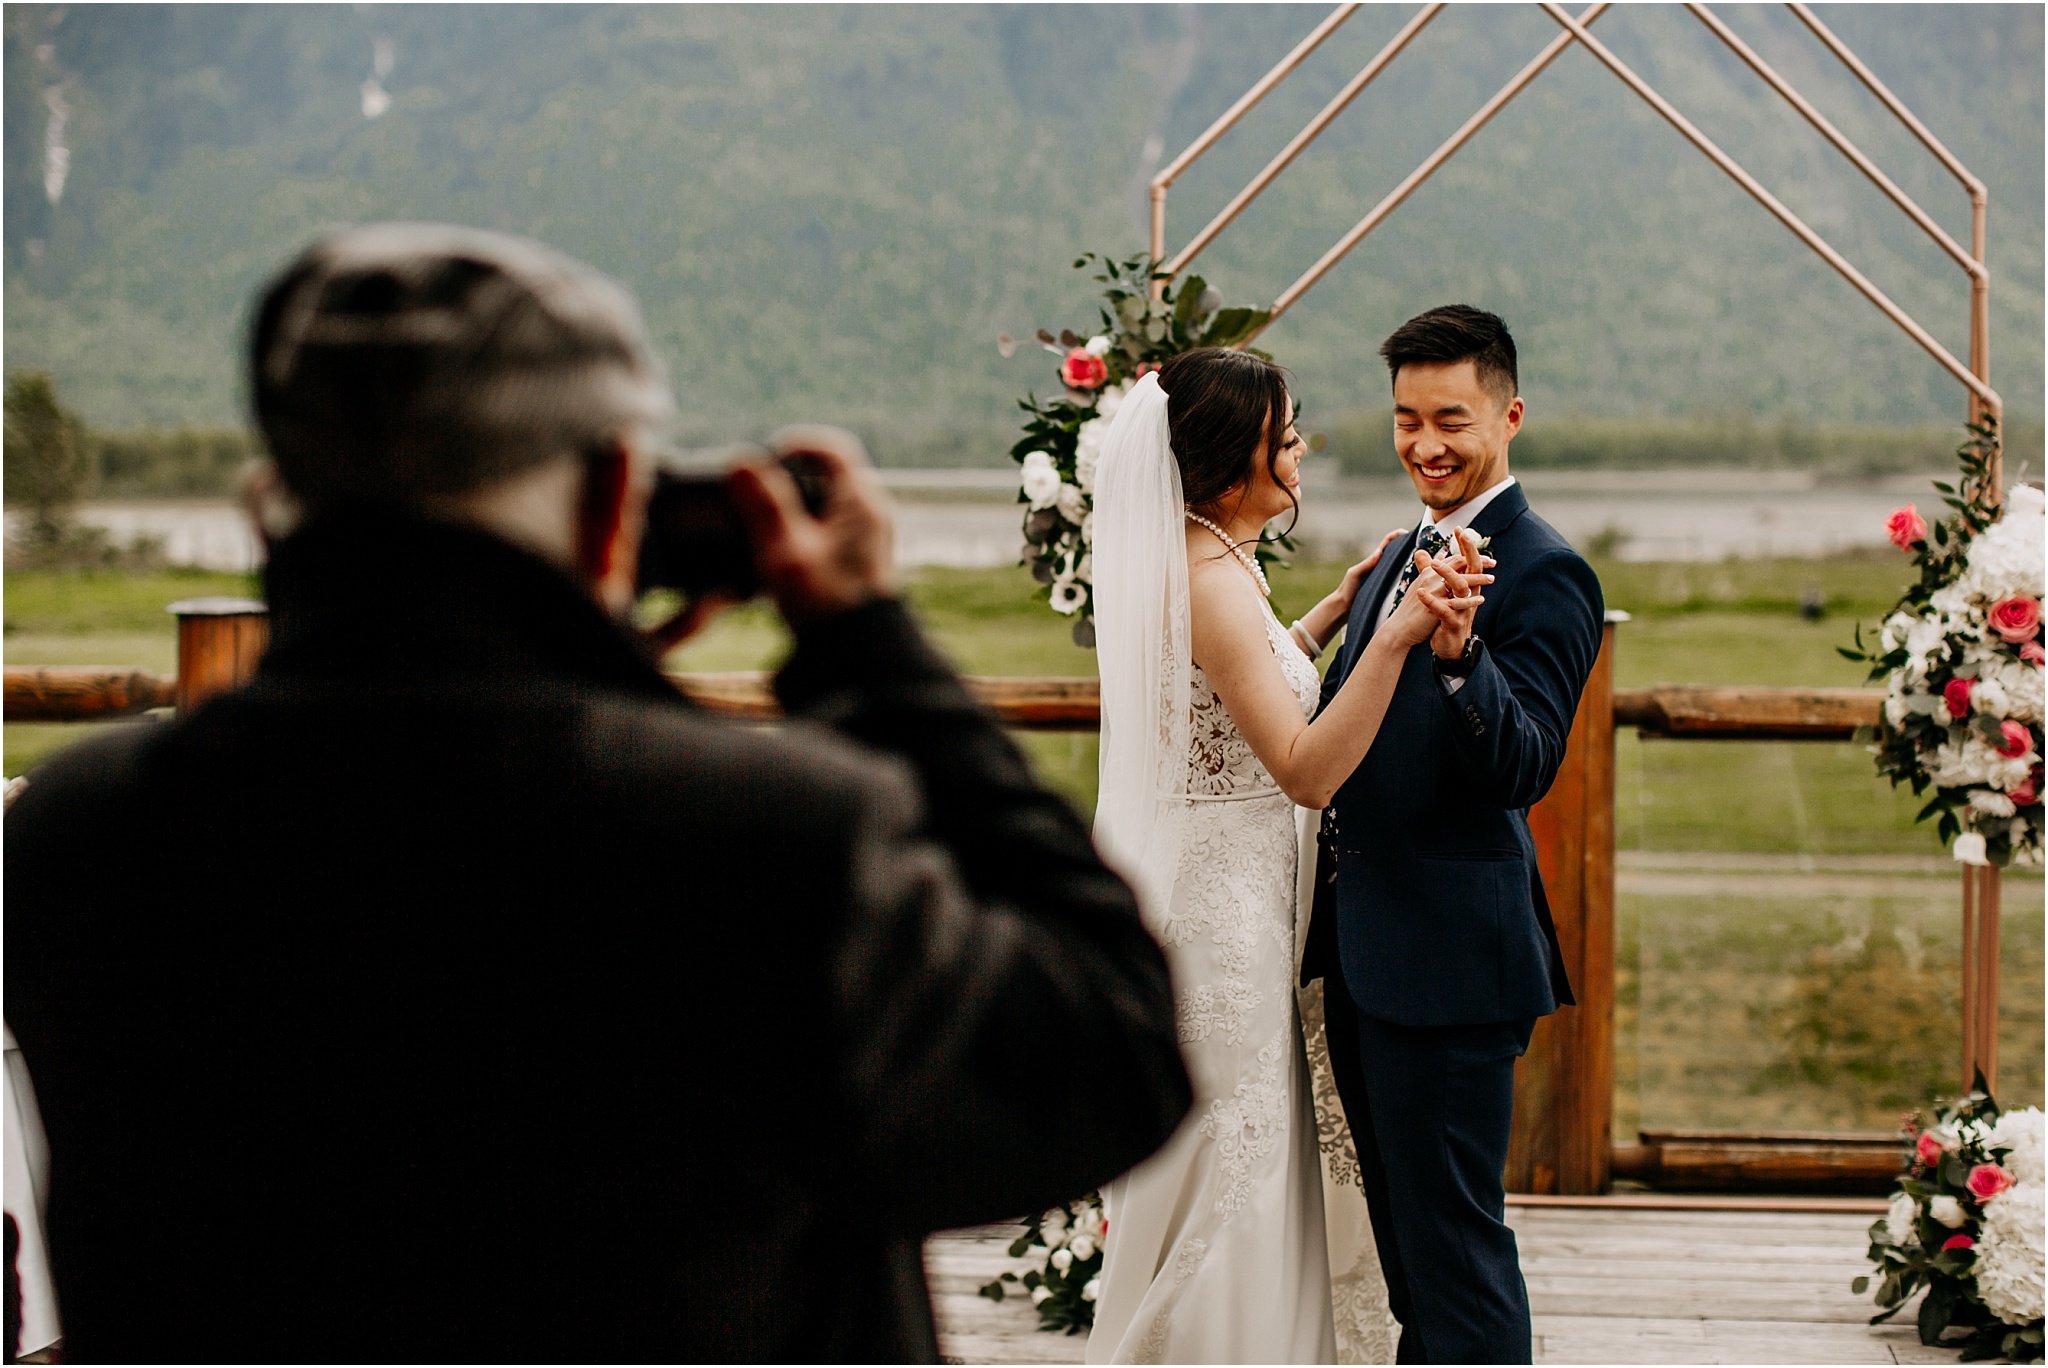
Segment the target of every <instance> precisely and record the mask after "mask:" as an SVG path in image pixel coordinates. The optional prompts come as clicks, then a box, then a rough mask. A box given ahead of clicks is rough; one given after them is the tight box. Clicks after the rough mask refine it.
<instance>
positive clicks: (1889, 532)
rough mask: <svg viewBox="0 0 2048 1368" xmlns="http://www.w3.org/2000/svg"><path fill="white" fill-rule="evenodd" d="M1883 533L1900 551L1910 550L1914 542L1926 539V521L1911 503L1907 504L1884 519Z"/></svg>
mask: <svg viewBox="0 0 2048 1368" xmlns="http://www.w3.org/2000/svg"><path fill="white" fill-rule="evenodd" d="M1884 532H1885V535H1886V536H1888V537H1890V538H1891V539H1892V545H1893V546H1896V547H1898V548H1899V550H1901V551H1911V550H1912V549H1913V543H1914V542H1924V541H1926V540H1927V521H1926V519H1924V518H1922V517H1921V516H1920V514H1919V512H1918V510H1916V509H1915V508H1914V507H1913V505H1911V504H1907V505H1906V506H1905V507H1904V508H1901V509H1898V510H1896V511H1895V512H1894V513H1893V514H1892V515H1891V516H1890V517H1889V518H1886V519H1885V520H1884Z"/></svg>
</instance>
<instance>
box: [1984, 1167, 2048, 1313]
mask: <svg viewBox="0 0 2048 1368" xmlns="http://www.w3.org/2000/svg"><path fill="white" fill-rule="evenodd" d="M2043 1197H2044V1192H2043V1189H2042V1186H2041V1184H2040V1183H2038V1182H2035V1183H2019V1184H2016V1185H2014V1186H2012V1187H2009V1188H2007V1189H2006V1190H2005V1191H2004V1192H2001V1193H1999V1194H1998V1195H1997V1196H1996V1197H1993V1198H1992V1199H1991V1200H1990V1201H1988V1202H1986V1203H1985V1204H1984V1227H1983V1229H1982V1230H1981V1231H1979V1232H1978V1235H1977V1260H1976V1262H1975V1263H1974V1264H1973V1265H1971V1269H1970V1271H1971V1273H1972V1274H1973V1275H1974V1276H1975V1277H1976V1279H1977V1295H1978V1296H1979V1297H1980V1298H1982V1299H1983V1302H1984V1307H1985V1309H1986V1310H1988V1311H1989V1312H1991V1314H1992V1315H1994V1316H1996V1317H1998V1318H1999V1319H2000V1320H2002V1321H2004V1322H2005V1323H2006V1324H2007V1325H2026V1324H2029V1323H2030V1322H2033V1321H2037V1320H2039V1319H2041V1312H2042V1276H2041V1275H2042V1243H2043V1241H2042V1234H2043V1231H2042V1226H2043V1225H2044V1223H2048V1220H2044V1217H2048V1212H2044V1203H2043Z"/></svg>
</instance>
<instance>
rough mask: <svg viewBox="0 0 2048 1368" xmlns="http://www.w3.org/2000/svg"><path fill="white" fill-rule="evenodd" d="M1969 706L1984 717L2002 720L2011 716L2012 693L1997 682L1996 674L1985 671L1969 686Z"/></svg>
mask: <svg viewBox="0 0 2048 1368" xmlns="http://www.w3.org/2000/svg"><path fill="white" fill-rule="evenodd" d="M1970 706H1971V707H1972V708H1974V709H1976V710H1977V711H1978V712H1980V713H1982V714H1984V715H1985V716H1986V717H1995V718H1998V719H2000V720H2001V721H2003V720H2004V719H2005V718H2008V717H2011V716H2012V695H2010V694H2008V693H2007V692H2006V691H2005V685H2004V684H2002V683H2000V682H1999V679H1998V676H1997V675H1996V674H1993V673H1991V672H1989V671H1986V672H1985V673H1984V674H1981V675H1979V676H1978V677H1977V682H1976V683H1975V684H1974V685H1973V686H1971V689H1970Z"/></svg>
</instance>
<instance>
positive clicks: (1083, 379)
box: [1060, 347, 1109, 390]
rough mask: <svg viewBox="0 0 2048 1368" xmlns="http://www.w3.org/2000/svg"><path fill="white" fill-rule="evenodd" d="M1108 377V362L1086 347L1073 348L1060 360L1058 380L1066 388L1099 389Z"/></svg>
mask: <svg viewBox="0 0 2048 1368" xmlns="http://www.w3.org/2000/svg"><path fill="white" fill-rule="evenodd" d="M1108 379H1109V363H1107V362H1106V361H1104V360H1103V359H1102V358H1101V357H1099V356H1097V355H1096V354H1095V353H1094V352H1092V351H1089V350H1088V349H1087V348H1086V347H1076V348H1074V349H1073V350H1072V351H1070V352H1068V353H1067V359H1066V360H1064V361H1062V362H1060V380H1061V381H1062V383H1064V384H1065V385H1066V387H1067V388H1068V389H1077V390H1096V389H1101V388H1102V385H1103V382H1104V381H1106V380H1108Z"/></svg>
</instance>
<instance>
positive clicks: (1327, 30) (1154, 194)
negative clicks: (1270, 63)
mask: <svg viewBox="0 0 2048 1368" xmlns="http://www.w3.org/2000/svg"><path fill="white" fill-rule="evenodd" d="M1357 9H1358V5H1357V4H1355V3H1354V4H1344V5H1339V6H1337V8H1335V9H1334V10H1331V11H1330V13H1329V15H1328V16H1327V17H1325V18H1324V20H1323V22H1322V23H1320V24H1317V25H1316V26H1315V27H1314V28H1313V29H1311V30H1309V35H1308V37H1306V38H1304V39H1302V40H1301V41H1300V42H1299V43H1296V44H1295V45H1294V50H1293V51H1292V52H1290V53H1288V54H1287V55H1286V56H1285V57H1282V58H1281V59H1280V60H1279V62H1278V63H1277V64H1275V66H1274V67H1273V69H1272V70H1271V71H1269V72H1267V73H1266V74H1265V75H1264V76H1261V77H1260V78H1259V80H1258V83H1257V84H1256V85H1254V86H1253V87H1252V88H1251V89H1250V90H1247V91H1246V92H1245V93H1244V94H1243V95H1240V96H1239V97H1238V99H1237V103H1236V104H1234V105H1232V106H1231V107H1230V108H1228V109H1226V110H1224V111H1223V114H1222V116H1221V117H1219V118H1218V119H1217V120H1216V122H1214V123H1212V124H1210V125H1209V127H1208V128H1207V129H1205V130H1204V131H1203V133H1202V136H1200V137H1199V138H1196V139H1195V140H1194V141H1193V142H1191V143H1189V144H1188V145H1187V150H1185V151H1184V152H1182V153H1181V154H1180V155H1179V156H1178V157H1175V158H1174V159H1173V160H1172V161H1170V162H1168V163H1167V164H1166V168H1165V169H1164V170H1162V171H1161V172H1160V173H1159V174H1158V175H1156V176H1154V177H1153V178H1152V186H1151V198H1152V259H1153V260H1154V261H1157V260H1159V259H1160V258H1161V257H1163V256H1165V255H1166V187H1168V186H1169V185H1172V184H1173V182H1174V180H1175V178H1176V177H1178V176H1179V175H1180V173H1181V172H1183V171H1185V170H1187V169H1188V167H1189V166H1190V165H1192V164H1193V162H1194V160H1195V158H1197V157H1199V156H1201V155H1202V154H1203V153H1204V152H1207V151H1208V150H1209V148H1210V145H1211V144H1213V143H1214V142H1215V141H1216V140H1217V139H1218V138H1220V137H1222V136H1223V135H1224V134H1225V133H1228V132H1229V131H1230V129H1231V126H1232V125H1234V124H1235V123H1236V122H1237V121H1238V120H1239V119H1241V118H1243V117H1244V115H1245V113H1246V112H1247V111H1248V110H1250V109H1251V107H1252V106H1253V105H1255V104H1257V103H1258V102H1259V101H1261V100H1263V99H1265V98H1266V95H1267V93H1268V92H1270V91H1271V90H1272V89H1273V87H1274V86H1276V85H1279V84H1280V82H1281V80H1282V79H1284V78H1285V77H1286V75H1287V73H1288V72H1290V71H1292V70H1294V69H1295V68H1296V67H1297V66H1300V65H1301V62H1302V59H1303V58H1305V57H1307V56H1308V55H1309V54H1310V53H1311V52H1314V51H1315V50H1316V48H1317V47H1318V46H1320V45H1321V43H1322V41H1323V39H1325V38H1327V37H1329V36H1330V35H1331V34H1332V33H1334V32H1336V30H1337V26H1338V25H1339V24H1341V23H1343V22H1344V21H1345V20H1346V19H1349V18H1350V17H1351V16H1352V14H1354V13H1355V12H1356V11H1357ZM1164 285H1165V282H1164V281H1154V282H1153V283H1152V291H1153V293H1154V294H1155V295H1156V294H1157V293H1158V292H1159V291H1160V290H1161V289H1162V288H1164Z"/></svg>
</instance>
